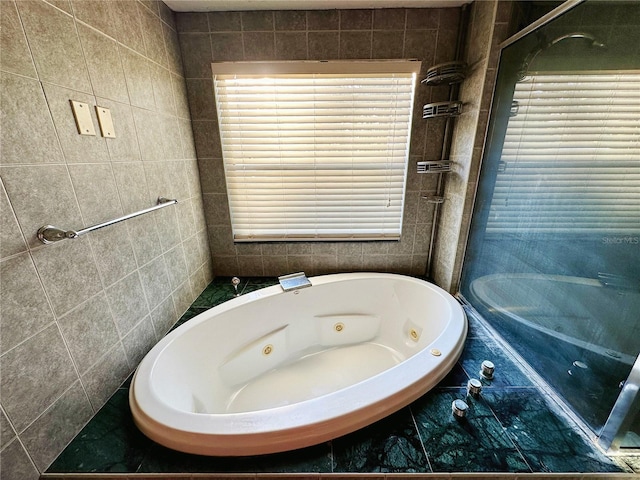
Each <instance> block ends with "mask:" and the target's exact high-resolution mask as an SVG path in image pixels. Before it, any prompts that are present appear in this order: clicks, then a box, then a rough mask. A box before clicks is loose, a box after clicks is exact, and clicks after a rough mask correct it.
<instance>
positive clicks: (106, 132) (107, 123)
mask: <svg viewBox="0 0 640 480" xmlns="http://www.w3.org/2000/svg"><path fill="white" fill-rule="evenodd" d="M96 113H97V114H98V123H99V124H100V131H101V132H102V136H103V137H106V138H116V131H115V129H114V128H113V120H112V118H111V110H109V109H108V108H105V107H99V106H97V105H96Z"/></svg>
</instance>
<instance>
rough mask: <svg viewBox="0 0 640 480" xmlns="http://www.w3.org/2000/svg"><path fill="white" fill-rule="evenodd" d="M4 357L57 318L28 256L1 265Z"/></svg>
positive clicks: (1, 344)
mask: <svg viewBox="0 0 640 480" xmlns="http://www.w3.org/2000/svg"><path fill="white" fill-rule="evenodd" d="M0 278H2V282H0V293H1V295H0V311H2V316H0V329H1V330H2V337H0V354H2V353H4V352H6V351H8V350H10V349H12V348H13V347H15V346H16V345H18V344H20V343H21V342H23V341H24V340H26V339H27V338H29V337H30V336H32V335H34V334H35V333H36V332H38V331H39V330H41V329H43V328H44V327H45V326H47V325H48V324H50V323H52V322H53V321H54V320H55V318H54V316H53V311H52V310H51V307H50V306H49V303H48V302H47V300H46V298H45V295H44V289H43V287H42V284H41V283H40V281H39V279H38V276H37V273H36V269H35V266H34V264H33V261H32V260H31V257H30V256H29V255H28V254H27V253H23V254H21V255H18V256H15V257H13V258H9V259H6V260H4V261H2V262H0Z"/></svg>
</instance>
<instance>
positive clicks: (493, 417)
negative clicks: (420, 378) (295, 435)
mask: <svg viewBox="0 0 640 480" xmlns="http://www.w3.org/2000/svg"><path fill="white" fill-rule="evenodd" d="M276 283H277V281H276V280H275V279H271V278H269V279H262V278H260V279H243V281H242V282H241V284H240V285H239V288H238V290H239V291H240V292H241V293H247V292H250V291H254V290H256V289H259V288H263V287H265V286H269V285H273V284H276ZM233 296H234V290H233V286H232V285H231V280H230V278H217V279H216V280H214V281H213V282H212V283H211V284H210V285H209V286H208V287H207V288H206V289H205V291H204V292H203V293H202V294H201V295H200V297H199V298H198V299H197V300H196V301H195V302H194V303H193V305H192V306H191V308H190V309H189V310H188V311H187V312H186V313H185V314H184V315H183V317H182V318H181V319H180V321H179V322H178V323H177V325H179V324H182V323H184V322H186V321H189V319H191V318H193V317H194V316H196V315H198V314H199V313H201V312H203V311H205V310H206V309H208V308H210V307H212V306H215V305H217V304H219V303H222V302H224V301H226V300H229V299H231V298H233ZM469 322H470V323H469V334H468V336H467V343H466V346H465V349H464V351H463V353H462V356H461V357H460V360H459V361H458V363H457V364H456V366H455V367H454V368H453V369H452V371H451V372H450V373H449V375H447V377H446V378H444V379H443V380H442V381H441V382H440V383H439V384H438V386H437V387H436V388H434V389H433V390H431V391H430V392H428V393H427V394H425V395H424V396H423V397H421V398H420V399H418V400H417V401H415V402H414V403H412V404H411V405H410V406H408V407H406V408H404V409H402V410H400V411H399V412H397V413H395V414H393V415H390V416H389V417H387V418H385V419H383V420H381V421H379V422H376V423H374V424H373V425H370V426H368V427H365V428H363V429H361V430H358V431H357V432H354V433H351V434H349V435H345V436H343V437H340V438H337V439H334V440H332V441H330V442H326V443H323V444H320V445H316V446H313V447H309V448H304V449H300V450H296V451H292V452H285V453H279V454H273V455H262V456H254V457H204V456H198V455H189V454H184V453H180V452H175V451H172V450H169V449H166V448H164V447H162V446H160V445H158V444H156V443H154V442H153V441H151V440H149V439H147V438H146V437H145V436H144V435H143V434H142V433H140V432H139V431H138V429H137V428H136V427H135V425H134V424H133V420H132V418H131V412H130V410H129V404H128V388H129V383H128V382H125V384H124V385H123V386H122V387H121V388H120V389H119V390H118V391H117V392H116V393H115V394H114V395H113V396H112V398H111V399H110V400H109V402H107V404H106V405H105V406H104V407H103V408H102V409H101V410H100V411H99V412H98V414H97V415H96V416H95V417H94V418H93V419H92V420H91V422H90V423H89V424H88V425H87V426H86V427H85V428H84V429H83V430H82V431H81V432H80V434H79V435H78V436H77V437H76V438H75V439H74V440H73V442H72V443H71V444H70V445H69V446H68V447H67V448H66V449H65V450H64V451H63V452H62V454H60V456H59V457H58V458H57V459H56V461H55V462H54V463H53V464H52V465H51V467H50V468H49V469H48V471H47V473H46V474H45V475H44V476H43V477H51V478H62V474H74V473H75V474H93V473H100V474H112V475H114V476H118V475H119V474H123V478H136V476H141V477H144V474H147V475H155V474H159V475H160V477H157V476H154V477H153V478H164V479H168V478H172V474H173V475H179V476H182V475H183V474H185V473H187V474H188V473H193V474H194V478H200V477H198V475H200V474H207V473H208V474H212V475H213V474H215V475H221V474H247V475H248V476H253V475H259V474H306V475H307V476H308V475H310V474H315V475H318V474H340V475H345V474H380V475H383V476H384V475H386V474H423V475H432V474H442V476H443V477H446V476H448V473H447V472H467V473H469V474H470V475H481V473H478V474H476V473H474V472H492V473H494V474H496V475H497V474H498V473H499V472H503V473H507V472H508V473H510V474H513V475H516V474H517V475H520V474H526V473H548V472H554V473H558V472H608V473H607V474H610V473H614V472H624V471H626V472H631V468H632V466H633V465H634V462H633V460H631V461H630V462H627V464H625V463H624V462H622V461H621V462H618V463H619V464H620V465H623V467H622V468H621V467H620V466H618V464H616V463H614V462H612V461H611V460H610V459H609V458H607V457H606V456H605V455H603V454H602V453H601V452H600V451H599V450H597V449H596V448H595V447H594V446H593V445H591V444H590V443H588V442H587V441H585V439H584V437H583V436H582V435H580V434H579V433H578V431H577V430H576V427H575V426H573V425H572V424H571V423H570V422H569V421H568V420H567V419H565V418H564V417H563V416H561V415H559V414H557V413H555V411H556V409H554V408H552V407H551V406H550V403H549V402H550V399H549V398H548V397H547V396H545V395H544V394H543V393H541V391H540V390H539V389H538V388H536V387H535V385H534V384H533V383H532V382H531V381H530V380H529V379H528V378H527V377H526V375H524V374H523V373H522V372H521V371H520V370H519V369H518V367H517V366H516V364H515V363H514V362H513V361H512V360H511V358H510V356H509V354H508V353H507V352H505V351H504V350H503V349H502V348H501V347H500V346H499V345H498V344H497V343H496V342H495V341H494V340H493V339H492V338H491V335H490V334H489V331H488V330H486V329H485V328H484V327H483V326H482V324H481V323H479V322H477V321H476V320H474V319H473V318H470V321H469ZM487 359H489V360H492V361H493V362H494V364H495V365H496V375H495V378H494V380H493V381H491V382H487V381H485V382H484V387H483V391H482V394H481V396H480V397H479V398H470V397H468V396H467V395H466V389H465V386H466V383H467V381H468V380H469V378H470V377H475V378H477V377H478V370H479V368H480V364H481V362H482V361H483V360H487ZM458 398H460V399H465V400H466V401H467V403H468V404H469V407H470V411H469V414H468V416H467V418H466V419H463V420H457V419H456V418H454V417H453V415H452V414H451V403H452V402H453V400H454V399H458ZM162 474H166V475H162ZM631 476H632V474H630V477H629V478H631ZM87 478H89V477H87ZM380 478H383V477H380ZM470 478H471V477H470ZM473 478H475V477H473ZM478 478H479V477H478ZM484 478H487V477H484ZM512 478H515V477H512ZM575 478H580V475H578V476H577V477H575ZM601 478H604V477H601Z"/></svg>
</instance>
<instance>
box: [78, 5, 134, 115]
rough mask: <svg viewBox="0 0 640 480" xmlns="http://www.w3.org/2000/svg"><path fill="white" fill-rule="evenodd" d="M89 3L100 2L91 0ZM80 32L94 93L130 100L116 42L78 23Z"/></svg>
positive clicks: (125, 100)
mask: <svg viewBox="0 0 640 480" xmlns="http://www.w3.org/2000/svg"><path fill="white" fill-rule="evenodd" d="M81 3H83V5H86V4H87V2H81ZM89 5H100V3H99V2H91V3H89ZM78 34H79V35H80V42H81V44H82V50H83V52H84V56H85V59H86V62H87V67H88V69H89V78H90V79H91V86H92V87H93V93H94V94H95V95H96V96H100V97H104V98H108V99H110V100H115V101H117V102H128V101H129V94H128V93H127V84H126V81H125V79H124V71H123V69H122V62H121V61H120V56H119V55H118V47H117V44H116V42H115V41H114V40H112V39H110V38H109V37H107V36H105V35H102V34H101V33H99V32H96V31H95V30H94V29H92V28H89V27H85V26H84V25H78Z"/></svg>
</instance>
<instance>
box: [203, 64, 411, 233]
mask: <svg viewBox="0 0 640 480" xmlns="http://www.w3.org/2000/svg"><path fill="white" fill-rule="evenodd" d="M414 75H415V74H413V73H396V74H390V73H383V74H376V73H367V74H342V75H341V74H335V73H332V74H279V75H269V76H252V75H246V74H245V75H227V74H225V75H220V74H218V75H215V76H214V79H215V95H216V102H217V108H218V119H219V124H220V136H221V140H222V150H223V156H224V164H225V175H226V181H227V191H228V196H229V206H230V211H231V220H232V225H233V235H234V239H235V240H236V241H269V240H325V239H331V240H357V239H363V240H368V239H397V238H399V236H400V231H401V227H402V210H403V200H404V187H405V175H406V166H407V158H408V145H409V133H410V131H411V111H412V105H413V95H414V85H415V83H416V82H415V76H414Z"/></svg>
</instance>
